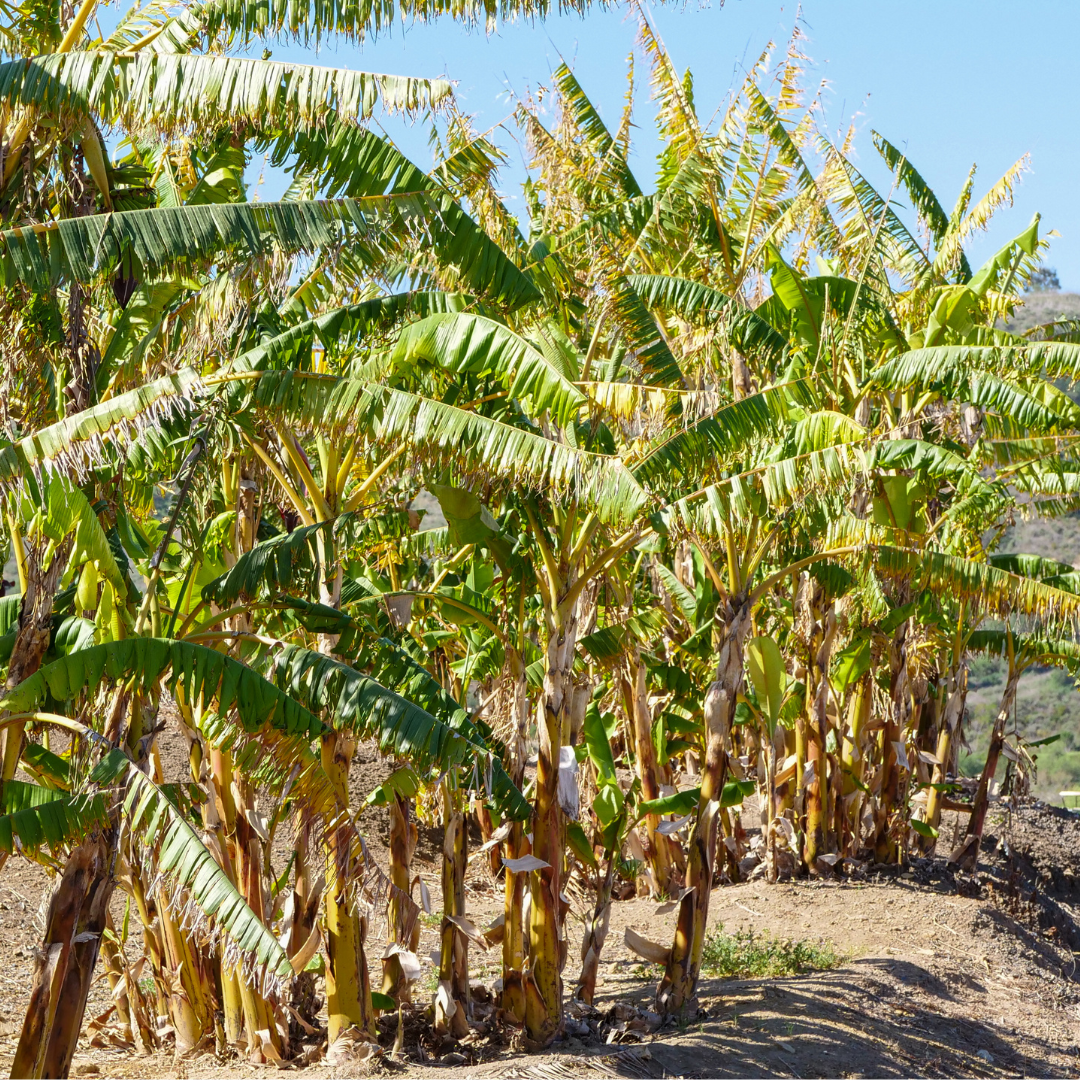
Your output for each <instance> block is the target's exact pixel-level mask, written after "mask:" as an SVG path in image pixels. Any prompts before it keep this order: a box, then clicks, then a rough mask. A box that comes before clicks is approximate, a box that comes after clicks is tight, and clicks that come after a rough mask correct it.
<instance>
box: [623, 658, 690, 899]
mask: <svg viewBox="0 0 1080 1080" xmlns="http://www.w3.org/2000/svg"><path fill="white" fill-rule="evenodd" d="M626 661H627V677H626V679H625V681H624V682H623V700H624V702H625V705H626V713H627V718H628V719H629V721H630V724H629V728H630V730H631V731H632V732H633V736H634V758H635V763H636V765H637V774H638V777H639V778H640V780H641V797H642V799H643V800H645V801H649V800H652V799H658V798H660V769H659V765H658V764H657V760H656V747H655V745H654V744H653V733H652V710H651V709H650V708H649V697H648V694H647V692H646V686H645V665H644V664H643V663H642V662H641V652H640V650H639V649H636V648H635V649H631V650H630V652H629V653H628V654H627V658H626ZM659 825H660V816H659V815H658V814H648V815H646V817H645V831H646V836H647V839H648V844H647V846H646V848H645V857H646V858H647V859H648V861H649V868H650V869H651V870H652V872H653V877H654V879H655V881H656V885H657V888H658V889H659V890H660V892H661V893H663V894H664V895H672V894H673V890H674V892H676V893H677V891H678V883H677V882H676V881H675V877H676V874H678V875H679V876H681V875H682V873H683V871H684V870H685V862H684V860H683V855H682V848H681V847H680V846H679V844H678V843H677V841H676V840H675V839H674V837H671V836H665V835H664V834H663V833H661V832H658V831H657V829H658V827H659Z"/></svg>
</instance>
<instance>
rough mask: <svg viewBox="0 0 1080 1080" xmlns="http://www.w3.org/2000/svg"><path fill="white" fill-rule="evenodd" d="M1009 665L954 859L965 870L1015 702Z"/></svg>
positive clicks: (973, 861)
mask: <svg viewBox="0 0 1080 1080" xmlns="http://www.w3.org/2000/svg"><path fill="white" fill-rule="evenodd" d="M1010 668H1011V670H1010V671H1009V677H1008V680H1007V681H1006V683H1005V692H1004V693H1003V694H1002V695H1001V706H1000V708H999V709H998V714H997V719H996V720H995V721H994V730H993V732H992V734H991V736H990V748H989V749H988V750H987V752H986V764H985V765H984V766H983V771H982V775H981V776H980V777H979V786H978V787H977V788H976V789H975V798H974V800H973V801H972V804H971V816H970V817H969V818H968V827H967V836H966V839H965V841H964V844H963V846H962V851H961V853H960V854H959V856H958V857H957V858H956V859H955V861H956V862H957V863H958V864H959V866H960V867H961V868H962V869H964V870H968V871H972V870H974V869H975V867H976V866H977V865H978V861H979V844H980V843H981V842H982V835H983V829H984V828H985V827H986V811H987V810H988V809H989V806H990V785H991V784H992V783H993V782H994V773H996V772H997V766H998V760H999V758H1000V757H1001V748H1002V746H1004V744H1005V725H1006V724H1007V723H1008V721H1009V716H1010V715H1011V713H1012V710H1013V703H1014V702H1015V701H1016V684H1017V682H1018V681H1019V679H1020V670H1019V669H1018V668H1016V667H1015V666H1013V665H1011V664H1010Z"/></svg>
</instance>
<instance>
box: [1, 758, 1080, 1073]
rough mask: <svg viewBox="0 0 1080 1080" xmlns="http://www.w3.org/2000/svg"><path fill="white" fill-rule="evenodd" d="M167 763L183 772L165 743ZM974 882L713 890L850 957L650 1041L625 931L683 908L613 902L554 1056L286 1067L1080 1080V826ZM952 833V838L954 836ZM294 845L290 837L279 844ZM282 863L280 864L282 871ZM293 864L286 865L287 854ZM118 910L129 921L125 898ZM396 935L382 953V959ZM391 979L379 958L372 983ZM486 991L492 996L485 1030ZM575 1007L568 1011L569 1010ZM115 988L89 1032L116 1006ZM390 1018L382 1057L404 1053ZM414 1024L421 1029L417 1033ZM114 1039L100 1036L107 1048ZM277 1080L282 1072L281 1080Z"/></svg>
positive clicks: (229, 1064)
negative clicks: (590, 982)
mask: <svg viewBox="0 0 1080 1080" xmlns="http://www.w3.org/2000/svg"><path fill="white" fill-rule="evenodd" d="M166 750H167V751H168V752H167V754H166V760H167V761H173V760H179V759H181V758H184V759H186V752H185V751H183V748H182V747H179V746H177V747H168V746H167V747H166ZM386 769H387V767H386V765H385V764H384V763H383V762H382V761H381V760H380V759H379V758H378V755H377V754H376V753H375V752H374V750H373V748H372V749H368V748H361V751H360V753H359V756H358V761H357V767H356V768H354V772H353V776H354V787H355V790H354V795H356V796H358V797H359V796H361V795H362V794H363V793H364V791H365V790H370V787H371V786H372V785H373V784H375V783H377V782H378V781H379V780H380V779H381V778H382V775H383V774H384V773H385V771H386ZM363 825H364V827H365V831H366V834H367V836H368V837H369V839H370V842H371V846H372V849H373V854H374V855H375V857H377V858H382V857H383V849H384V845H385V843H386V839H387V837H386V829H387V821H386V818H385V815H383V814H380V813H378V812H370V811H368V812H365V815H364V820H363ZM988 833H992V835H988V836H987V837H986V839H985V842H984V849H983V859H982V861H981V863H980V869H979V873H978V874H977V875H975V876H957V875H955V874H953V873H952V872H951V871H949V870H948V869H947V868H946V867H945V866H944V865H943V863H942V861H941V860H940V859H937V860H916V861H915V862H913V864H912V865H911V867H909V868H907V869H906V870H904V871H903V872H900V871H899V870H897V871H896V872H893V873H877V874H865V873H863V872H861V871H859V870H858V869H857V868H856V870H855V872H854V873H853V874H852V875H849V876H848V877H844V878H840V879H838V880H834V881H794V882H789V883H786V884H779V885H774V886H769V885H767V884H766V883H765V882H763V881H756V882H750V883H744V884H737V885H724V886H720V887H718V888H717V889H716V890H715V891H714V892H713V895H712V899H711V904H710V914H709V923H710V926H711V927H712V928H713V929H718V928H719V927H720V926H723V927H724V929H725V930H727V931H729V932H733V931H736V930H753V931H755V932H756V933H757V932H764V931H767V932H769V933H771V934H773V935H775V936H778V937H787V938H792V939H796V940H798V939H810V940H814V941H819V940H821V941H826V942H829V943H831V944H832V945H833V946H834V948H835V949H836V950H837V951H838V952H839V953H841V954H842V955H843V956H844V958H845V959H844V962H843V963H842V964H841V966H840V967H838V968H836V969H835V970H832V971H828V972H819V973H815V974H809V975H803V976H798V977H792V978H785V979H753V980H743V981H730V980H729V981H721V980H717V979H710V978H703V979H702V981H701V984H700V990H699V999H700V1005H701V1012H700V1013H699V1015H698V1016H697V1017H696V1018H695V1019H693V1020H692V1021H691V1022H689V1023H684V1024H682V1025H671V1026H668V1027H663V1028H660V1029H659V1030H655V1031H650V1030H648V1025H647V1024H643V1023H642V1022H641V1017H643V1016H644V1017H647V1016H648V1015H649V1014H648V1012H647V1010H649V1009H651V1003H652V999H653V994H654V992H655V986H656V978H657V974H658V971H659V969H658V968H656V967H654V966H652V965H647V964H643V963H642V961H641V960H640V959H639V958H638V957H637V956H636V955H635V954H634V953H632V952H631V951H630V950H629V949H628V948H627V947H626V945H625V944H624V941H623V935H624V932H625V930H626V929H627V928H632V929H634V930H636V931H637V932H638V933H639V934H641V935H642V936H644V937H647V938H649V939H651V940H653V941H657V942H662V943H664V944H667V943H668V942H670V940H671V937H672V934H673V930H674V919H675V912H674V910H673V906H672V905H662V904H658V903H656V902H652V901H649V900H644V899H631V900H625V901H621V902H616V903H615V904H614V905H613V909H612V917H611V930H610V933H609V936H608V939H607V944H606V945H605V949H604V956H603V961H602V963H601V975H600V981H599V985H598V992H597V1002H596V1005H597V1009H596V1011H594V1012H589V1011H584V1012H578V1013H577V1015H576V1016H575V1015H574V1014H573V1013H571V1018H572V1026H573V1028H574V1029H575V1034H572V1035H568V1036H567V1037H566V1038H565V1039H564V1040H563V1041H561V1042H559V1043H557V1044H556V1045H555V1046H554V1047H552V1048H551V1050H549V1051H547V1052H544V1053H542V1054H528V1053H524V1052H523V1051H522V1049H521V1048H520V1046H518V1045H515V1043H514V1041H513V1040H512V1039H508V1038H507V1037H506V1036H505V1034H504V1033H502V1032H500V1031H499V1030H498V1029H496V1028H492V1029H490V1030H489V1029H488V1026H487V1024H486V1023H484V1022H480V1023H479V1024H478V1025H477V1029H476V1030H475V1031H474V1032H473V1035H472V1036H471V1037H470V1039H469V1040H467V1045H464V1046H459V1047H449V1046H448V1047H446V1048H445V1050H443V1049H441V1048H439V1047H437V1046H435V1045H433V1044H432V1043H431V1041H430V1037H428V1036H425V1037H421V1038H419V1039H417V1038H412V1037H408V1036H407V1038H406V1051H407V1055H408V1057H409V1060H408V1061H406V1062H405V1063H395V1062H391V1061H390V1060H389V1059H388V1058H387V1057H385V1056H379V1055H376V1056H374V1057H370V1058H368V1059H367V1060H363V1061H349V1062H344V1063H340V1064H333V1063H331V1062H328V1061H326V1060H325V1059H323V1058H322V1057H321V1053H320V1051H319V1050H318V1048H317V1047H316V1046H313V1047H312V1048H311V1050H310V1052H309V1054H308V1055H307V1056H308V1058H309V1059H311V1063H310V1064H308V1065H306V1066H304V1067H297V1065H296V1064H289V1065H284V1066H281V1067H282V1068H287V1069H289V1070H290V1071H298V1072H303V1073H305V1074H307V1075H308V1076H311V1077H323V1076H328V1077H329V1076H333V1077H338V1076H340V1077H346V1076H358V1075H370V1074H378V1073H385V1074H387V1075H390V1074H393V1075H400V1076H403V1077H405V1076H407V1077H412V1076H416V1077H427V1076H436V1075H438V1076H475V1077H519V1078H525V1077H536V1078H556V1077H587V1076H592V1075H595V1076H624V1077H664V1076H672V1077H676V1076H683V1077H713V1076H795V1077H810V1076H845V1077H847V1076H852V1077H854V1076H931V1077H934V1076H950V1077H951V1076H1013V1075H1025V1076H1067V1075H1075V1074H1076V1073H1078V1072H1080V971H1078V969H1077V965H1076V953H1075V952H1074V950H1080V819H1078V818H1077V817H1075V816H1073V815H1071V814H1068V813H1067V812H1065V811H1059V810H1055V809H1053V808H1048V807H1044V806H1042V805H1041V804H1030V805H1025V806H1022V807H1019V808H1016V809H1009V808H1008V807H1004V806H999V807H998V809H997V810H996V816H995V817H994V818H993V819H992V821H991V824H990V825H989V826H988ZM944 835H946V832H945V830H943V836H944ZM281 844H282V845H283V847H287V838H284V839H282V840H281ZM438 854H439V836H438V833H437V831H436V830H430V831H429V832H428V833H422V835H421V838H420V843H419V845H418V849H417V854H416V856H415V860H414V867H415V869H416V870H417V871H418V872H419V873H420V875H421V876H422V877H423V879H424V881H425V882H426V883H427V884H428V886H429V888H430V889H431V892H432V895H433V901H434V909H435V910H436V911H438V910H439V896H438V882H439V862H438ZM275 861H276V860H275ZM281 861H282V863H284V858H282V860H281ZM48 885H49V881H48V876H47V874H46V872H45V871H44V870H43V869H41V868H40V867H38V866H36V865H34V864H30V863H28V862H26V861H25V860H11V861H10V862H9V863H8V865H6V866H4V868H3V871H2V873H0V1069H3V1070H4V1071H5V1072H7V1071H8V1070H9V1069H10V1063H11V1058H12V1054H13V1052H14V1049H15V1045H16V1042H17V1039H18V1033H19V1030H20V1028H21V1024H22V1017H23V1011H24V1009H25V1006H26V1001H27V997H28V995H29V989H30V976H31V972H32V966H33V948H34V944H35V942H36V940H37V939H38V934H39V931H40V919H41V908H42V905H43V901H44V900H45V899H46V898H47V895H48ZM572 899H574V904H573V908H572V912H571V917H570V918H571V924H570V935H571V950H570V958H569V960H568V962H567V965H566V972H565V978H566V979H567V981H568V982H569V983H571V987H572V984H573V981H574V980H575V979H576V976H577V972H578V969H579V964H580V962H579V959H578V951H577V949H578V944H579V943H580V940H581V922H580V915H581V913H582V912H583V911H584V909H585V906H586V904H587V903H588V897H587V896H586V895H585V894H584V892H581V893H580V895H577V896H576V898H572ZM117 903H118V904H119V905H120V908H119V910H118V912H117V913H116V914H117V915H118V916H119V917H121V918H122V914H123V911H122V904H123V901H122V899H118V901H117ZM468 909H469V915H470V917H471V918H472V920H473V921H474V922H475V923H476V924H477V925H479V926H481V927H483V926H486V925H487V924H488V923H489V922H490V921H491V920H492V918H493V917H494V916H495V914H496V913H497V912H499V911H500V910H501V882H496V881H495V880H494V879H493V878H492V875H491V873H490V870H489V868H488V866H487V864H486V861H485V859H484V858H483V857H482V856H481V857H480V858H478V859H475V860H474V861H473V862H472V864H471V869H470V877H469V885H468ZM437 927H438V918H437V916H424V917H423V930H422V940H421V946H420V950H419V952H420V954H421V956H422V957H424V958H425V965H426V967H425V973H424V975H423V976H422V977H421V980H420V981H419V983H418V984H416V987H415V999H416V1001H417V1003H418V1004H417V1014H416V1018H415V1019H414V1020H413V1021H410V1024H407V1033H408V1032H410V1031H413V1030H419V1029H420V1028H421V1026H422V1025H421V1024H420V1019H419V1017H420V1012H421V1009H422V1008H423V1007H424V1006H426V1005H427V1004H428V1003H429V1002H430V999H431V994H432V990H433V987H434V981H433V977H432V976H433V972H434V965H433V964H430V963H429V962H428V960H427V957H428V954H429V953H431V952H433V951H434V950H435V949H437V945H438V941H437ZM382 939H383V926H382V925H381V924H376V925H375V926H374V927H373V929H372V931H371V934H370V937H369V955H370V956H372V957H377V956H378V955H379V954H380V953H381V942H382ZM499 961H500V957H499V951H498V948H495V949H492V950H490V951H488V952H483V951H480V950H478V949H476V948H475V947H474V948H471V949H470V964H471V970H472V974H473V979H474V981H475V983H476V984H485V985H486V986H487V987H490V986H491V985H492V983H493V982H494V980H495V979H496V978H497V977H498V974H499V967H500V963H499ZM378 966H379V962H378V960H377V959H374V960H373V962H372V969H373V980H372V981H373V983H374V984H375V985H376V986H377V985H378V973H377V972H376V970H375V969H376V968H377V967H378ZM484 996H485V992H484V991H483V990H478V992H477V1001H478V1002H480V1003H481V1008H480V1009H479V1010H478V1011H479V1013H480V1014H481V1015H482V1014H483V1012H484V1011H485V1008H484V1007H483V1005H482V1001H483V999H484ZM568 996H569V995H568ZM109 1000H110V999H109V995H108V984H107V982H105V980H104V978H102V979H101V980H100V981H99V983H98V984H97V986H96V987H95V990H94V992H93V994H92V997H91V1002H90V1005H89V1007H88V1010H87V1018H88V1020H89V1019H90V1018H91V1017H92V1016H94V1015H99V1014H100V1013H102V1012H104V1011H105V1010H106V1009H107V1008H108V1006H109ZM393 1023H394V1021H392V1020H391V1019H390V1018H386V1019H384V1021H383V1024H384V1025H385V1026H386V1031H385V1032H384V1036H383V1041H384V1042H385V1043H386V1044H387V1046H389V1044H390V1043H391V1042H392V1029H393ZM410 1025H411V1026H410ZM99 1041H100V1040H99ZM267 1071H268V1067H265V1066H259V1067H256V1066H252V1065H249V1064H246V1063H244V1062H242V1061H240V1060H238V1059H236V1058H233V1059H232V1060H226V1061H219V1060H218V1059H216V1058H215V1057H214V1056H213V1055H212V1054H204V1055H202V1056H198V1057H189V1058H187V1059H184V1060H176V1059H174V1056H173V1055H172V1054H171V1053H170V1052H165V1051H162V1052H159V1053H158V1054H156V1055H154V1056H152V1057H139V1056H136V1055H134V1054H132V1053H130V1052H128V1051H122V1050H118V1049H116V1050H114V1049H106V1048H100V1047H95V1046H93V1045H91V1043H90V1039H89V1036H88V1034H87V1033H84V1037H83V1040H82V1042H81V1044H80V1050H79V1053H78V1054H77V1056H76V1059H75V1064H74V1068H73V1070H72V1072H73V1075H101V1076H116V1077H169V1076H176V1077H193V1078H194V1077H213V1078H221V1080H225V1078H227V1077H239V1076H253V1075H259V1074H264V1073H266V1072H267ZM270 1071H274V1068H273V1067H271V1068H270Z"/></svg>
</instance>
